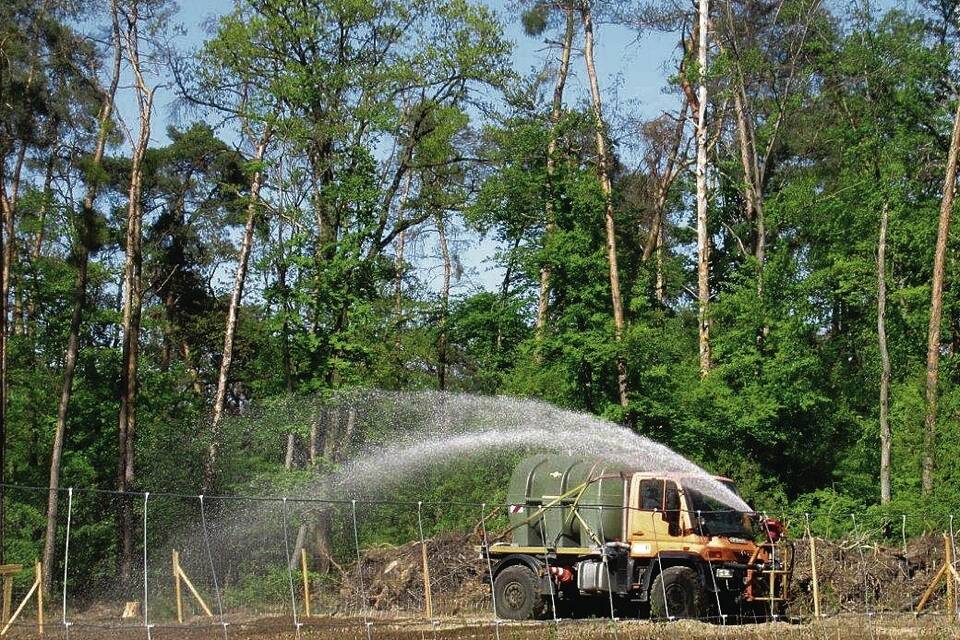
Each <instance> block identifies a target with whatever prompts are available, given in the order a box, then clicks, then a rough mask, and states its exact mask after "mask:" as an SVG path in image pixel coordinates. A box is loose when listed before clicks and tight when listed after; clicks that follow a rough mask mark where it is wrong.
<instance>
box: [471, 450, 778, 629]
mask: <svg viewBox="0 0 960 640" xmlns="http://www.w3.org/2000/svg"><path fill="white" fill-rule="evenodd" d="M727 492H730V493H729V494H728V493H727ZM735 495H736V487H734V485H733V483H732V482H731V481H730V480H728V479H726V478H711V477H706V476H704V475H703V474H702V473H701V474H685V473H674V472H663V473H657V472H650V471H640V470H637V469H633V468H630V467H629V466H626V465H623V464H618V463H615V462H612V461H608V460H604V459H589V458H582V457H579V458H578V457H569V456H558V455H536V456H532V457H530V458H527V459H525V460H523V461H522V462H521V463H520V464H519V465H518V466H517V467H516V469H515V470H514V473H513V477H512V479H511V481H510V487H509V492H508V500H507V503H508V507H507V508H508V509H509V527H508V528H507V529H505V530H503V531H500V532H498V533H495V534H491V535H490V536H489V539H488V540H487V543H486V544H485V545H483V546H481V547H478V550H479V551H480V553H481V556H482V557H483V558H485V559H489V566H490V573H491V575H490V578H491V581H492V588H493V598H494V605H495V608H496V613H497V617H498V618H500V619H506V620H528V619H536V618H540V617H543V616H545V615H547V614H549V613H550V612H551V611H552V612H553V613H554V615H557V616H561V617H563V616H572V615H589V614H590V613H591V612H592V613H596V614H603V613H606V614H607V615H610V614H613V613H614V612H615V614H616V615H617V616H638V617H643V616H649V617H651V618H653V619H656V620H672V619H678V618H695V619H714V620H723V621H726V620H727V619H728V618H729V619H730V620H731V621H732V620H734V619H743V618H744V617H747V618H749V619H771V618H772V619H776V618H777V617H779V616H782V615H784V613H785V607H786V600H787V596H788V589H789V585H790V577H791V572H792V563H793V553H792V546H791V544H790V542H789V541H788V540H786V538H785V531H784V528H783V526H782V525H781V524H780V523H779V522H778V521H776V520H772V519H765V518H761V517H760V516H758V515H757V514H755V513H752V512H750V511H743V510H739V509H733V508H731V507H730V506H729V504H728V503H729V502H731V500H725V496H730V497H734V496H735ZM736 501H737V500H733V502H736ZM739 502H741V503H742V501H739Z"/></svg>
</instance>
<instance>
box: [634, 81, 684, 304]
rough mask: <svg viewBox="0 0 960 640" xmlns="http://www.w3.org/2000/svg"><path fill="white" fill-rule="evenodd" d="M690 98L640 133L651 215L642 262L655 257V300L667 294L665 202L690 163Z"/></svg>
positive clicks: (661, 299)
mask: <svg viewBox="0 0 960 640" xmlns="http://www.w3.org/2000/svg"><path fill="white" fill-rule="evenodd" d="M689 106H690V104H689V102H688V101H687V99H686V98H684V99H683V103H682V105H681V107H680V113H679V115H677V116H676V117H672V116H670V115H668V114H666V113H664V114H662V115H661V116H660V117H658V118H655V119H653V120H651V121H649V122H646V123H644V125H643V127H642V134H643V138H644V141H645V145H646V151H645V153H644V156H643V164H644V168H645V170H646V174H647V177H648V178H649V180H650V181H651V183H652V184H651V186H650V190H651V191H652V193H651V194H650V202H651V208H652V211H651V215H650V224H649V230H648V232H647V239H646V241H645V242H644V245H643V254H642V256H641V261H642V262H648V261H649V260H650V258H651V257H653V258H654V259H655V269H656V282H655V285H654V293H655V296H656V299H657V302H659V303H661V304H663V303H664V300H665V298H666V293H665V286H666V285H665V278H664V274H663V262H664V261H663V244H664V232H663V227H664V224H665V217H666V212H667V203H668V201H669V198H670V189H671V188H672V187H673V184H674V182H675V181H676V179H677V178H678V177H679V176H680V174H681V173H683V172H684V171H685V170H686V169H687V168H688V167H689V166H690V164H691V160H690V158H689V157H688V153H687V150H686V149H684V148H683V146H684V140H685V139H686V136H685V135H684V129H685V125H686V121H687V112H688V110H689Z"/></svg>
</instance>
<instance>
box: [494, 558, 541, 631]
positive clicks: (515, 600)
mask: <svg viewBox="0 0 960 640" xmlns="http://www.w3.org/2000/svg"><path fill="white" fill-rule="evenodd" d="M493 596H494V602H495V604H496V605H497V617H499V618H503V619H504V620H533V619H534V618H539V617H541V616H542V615H543V613H544V611H545V610H546V602H545V601H544V599H543V596H542V595H541V594H540V578H539V577H538V576H537V574H536V573H534V572H533V570H532V569H531V568H530V567H528V566H526V565H523V564H515V565H513V566H510V567H507V568H506V569H504V570H503V571H501V572H500V573H498V574H497V577H496V579H495V580H494V581H493Z"/></svg>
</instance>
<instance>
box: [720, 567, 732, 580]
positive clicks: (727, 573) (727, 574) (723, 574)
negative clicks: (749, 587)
mask: <svg viewBox="0 0 960 640" xmlns="http://www.w3.org/2000/svg"><path fill="white" fill-rule="evenodd" d="M717 577H718V578H732V577H733V569H723V568H721V569H717Z"/></svg>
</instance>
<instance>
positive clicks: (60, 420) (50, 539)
mask: <svg viewBox="0 0 960 640" xmlns="http://www.w3.org/2000/svg"><path fill="white" fill-rule="evenodd" d="M111 18H112V24H113V66H112V70H111V76H110V85H109V87H108V88H105V89H103V90H102V97H101V102H100V112H99V114H98V132H97V141H96V146H95V147H94V151H93V157H92V158H91V162H90V164H91V167H92V169H93V170H92V172H91V178H90V179H89V181H88V182H87V186H86V192H85V193H84V196H83V209H82V211H81V216H82V220H81V221H80V225H79V236H80V237H79V238H78V239H77V243H76V249H75V251H76V262H77V277H76V284H75V285H74V301H73V312H72V313H71V316H70V330H69V334H68V336H67V351H66V354H65V356H64V365H63V386H62V387H61V390H60V399H59V401H58V403H57V420H56V425H55V427H54V434H53V448H52V451H51V454H50V481H49V491H50V492H49V494H48V496H47V531H46V537H45V538H44V544H43V566H45V567H52V566H53V564H54V561H55V559H56V547H55V546H54V542H55V538H56V534H57V512H58V497H59V488H60V463H61V459H62V457H63V444H64V439H65V438H66V431H67V419H68V418H69V415H70V400H71V398H72V395H73V380H74V374H75V373H76V369H77V355H78V353H79V351H80V328H81V324H82V322H83V311H84V307H85V305H86V296H87V277H88V267H89V262H90V247H89V238H88V237H87V236H88V235H89V230H90V223H91V219H92V216H93V205H94V201H95V200H96V198H97V192H98V190H99V186H100V185H99V179H98V178H97V177H96V172H97V169H98V168H99V167H100V164H101V162H102V161H103V154H104V150H105V148H106V143H107V134H108V133H109V132H110V124H111V119H112V117H113V107H114V98H115V97H116V94H117V85H118V84H119V82H120V60H121V43H120V22H119V19H118V15H117V5H116V0H114V1H113V2H111ZM51 578H52V572H51V571H44V573H43V585H42V586H43V590H44V592H45V593H49V591H50V582H51Z"/></svg>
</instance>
